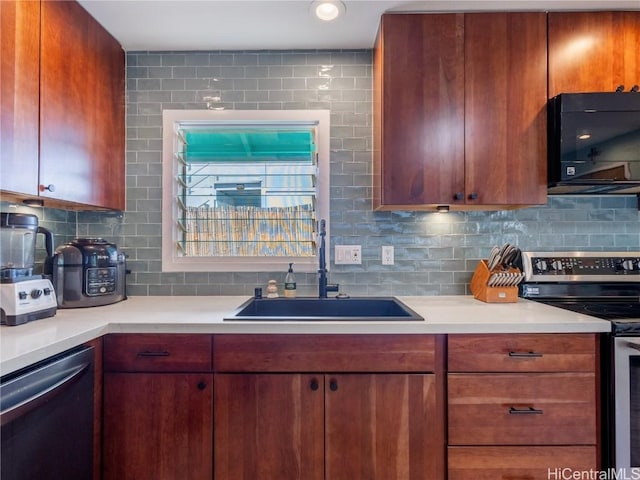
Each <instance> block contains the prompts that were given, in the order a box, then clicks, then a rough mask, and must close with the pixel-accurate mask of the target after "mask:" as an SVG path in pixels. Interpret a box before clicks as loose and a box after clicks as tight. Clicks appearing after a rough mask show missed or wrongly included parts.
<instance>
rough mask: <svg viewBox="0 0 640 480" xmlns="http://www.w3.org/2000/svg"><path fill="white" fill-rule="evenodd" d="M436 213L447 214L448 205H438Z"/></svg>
mask: <svg viewBox="0 0 640 480" xmlns="http://www.w3.org/2000/svg"><path fill="white" fill-rule="evenodd" d="M436 211H438V213H449V205H438V206H437V207H436Z"/></svg>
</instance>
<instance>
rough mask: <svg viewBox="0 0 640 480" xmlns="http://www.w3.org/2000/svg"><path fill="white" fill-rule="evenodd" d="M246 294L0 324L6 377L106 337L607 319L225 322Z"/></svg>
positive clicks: (412, 300) (494, 307)
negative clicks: (10, 324)
mask: <svg viewBox="0 0 640 480" xmlns="http://www.w3.org/2000/svg"><path fill="white" fill-rule="evenodd" d="M248 298H249V297H246V296H211V297H187V296H185V297H131V298H129V299H128V300H126V301H124V302H120V303H116V304H113V305H106V306H102V307H90V308H78V309H58V311H57V313H56V315H55V316H54V317H50V318H45V319H42V320H36V321H33V322H29V323H26V324H23V325H18V326H14V327H9V326H6V325H3V326H2V327H0V374H2V375H4V374H6V373H10V372H12V371H15V370H17V369H19V368H22V367H25V366H28V365H30V364H32V363H34V362H37V361H40V360H43V359H45V358H47V357H49V356H51V355H55V354H56V353H60V352H62V351H64V350H66V349H68V348H72V347H75V346H76V345H79V344H81V343H83V342H87V341H89V340H93V339H94V338H97V337H100V336H102V335H104V334H107V333H260V334H273V333H281V334H291V333H308V334H331V333H333V334H358V333H364V334H402V333H405V334H416V333H433V334H443V333H446V334H456V333H597V332H608V331H610V329H611V325H610V323H609V322H607V321H604V320H599V319H597V318H594V317H590V316H587V315H582V314H578V313H573V312H569V311H567V310H562V309H559V308H555V307H551V306H548V305H544V304H541V303H537V302H533V301H530V300H525V299H520V298H519V299H518V302H517V303H483V302H481V301H479V300H476V299H474V298H473V297H471V296H429V297H398V298H399V299H400V300H401V301H402V302H404V303H405V304H406V305H407V306H408V307H410V308H411V309H413V310H414V311H415V312H417V313H418V314H419V315H421V316H422V317H423V318H424V319H425V320H424V321H423V322H409V321H407V322H399V321H387V322H384V321H376V322H362V321H353V322H342V321H341V322H309V321H301V322H281V321H278V322H246V321H243V322H228V321H226V322H225V321H223V317H225V316H226V315H229V314H230V313H232V312H233V311H234V310H235V309H236V308H237V307H238V306H239V305H240V304H241V303H242V302H244V301H245V300H247V299H248Z"/></svg>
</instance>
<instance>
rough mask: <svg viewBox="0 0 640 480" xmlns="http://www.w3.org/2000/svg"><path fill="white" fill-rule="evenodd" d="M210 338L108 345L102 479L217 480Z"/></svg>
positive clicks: (111, 339) (111, 341) (139, 337)
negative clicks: (214, 474)
mask: <svg viewBox="0 0 640 480" xmlns="http://www.w3.org/2000/svg"><path fill="white" fill-rule="evenodd" d="M211 357H212V353H211V335H189V334H186V335H185V334H135V335H134V334H131V335H129V334H112V335H107V336H106V337H105V338H104V362H103V365H104V370H105V373H104V387H103V396H104V399H103V410H104V413H103V418H104V427H103V477H102V478H103V480H128V479H131V480H147V479H148V480H211V478H212V475H213V373H212V370H211Z"/></svg>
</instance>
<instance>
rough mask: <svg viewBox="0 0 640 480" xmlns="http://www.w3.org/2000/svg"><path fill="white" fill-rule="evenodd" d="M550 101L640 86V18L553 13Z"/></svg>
mask: <svg viewBox="0 0 640 480" xmlns="http://www.w3.org/2000/svg"><path fill="white" fill-rule="evenodd" d="M548 21H549V97H550V98H551V97H554V96H556V95H558V94H560V93H583V92H612V91H615V89H616V88H617V87H618V86H619V85H624V87H625V90H626V91H628V90H629V89H631V87H633V86H634V85H640V55H639V54H638V45H640V12H638V11H631V12H550V13H549V14H548Z"/></svg>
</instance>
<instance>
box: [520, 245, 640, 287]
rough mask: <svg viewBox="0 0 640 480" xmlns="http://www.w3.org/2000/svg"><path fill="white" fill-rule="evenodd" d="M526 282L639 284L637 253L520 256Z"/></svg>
mask: <svg viewBox="0 0 640 480" xmlns="http://www.w3.org/2000/svg"><path fill="white" fill-rule="evenodd" d="M522 263H523V269H524V272H525V278H526V281H538V282H560V281H563V282H566V281H575V282H578V281H582V282H585V281H586V282H589V281H591V282H597V281H614V282H640V252H616V253H614V254H612V253H606V252H542V253H536V252H523V254H522Z"/></svg>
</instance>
